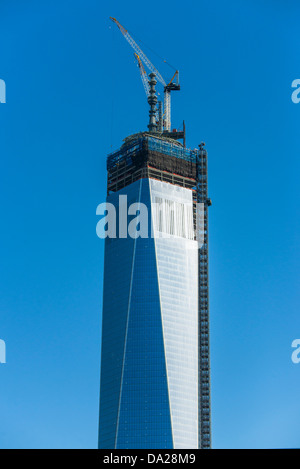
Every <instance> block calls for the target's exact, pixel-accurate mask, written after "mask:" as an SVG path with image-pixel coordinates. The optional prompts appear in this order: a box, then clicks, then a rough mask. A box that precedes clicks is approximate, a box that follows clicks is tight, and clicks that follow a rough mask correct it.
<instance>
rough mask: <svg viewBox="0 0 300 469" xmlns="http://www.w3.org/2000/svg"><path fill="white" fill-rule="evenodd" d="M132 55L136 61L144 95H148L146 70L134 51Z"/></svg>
mask: <svg viewBox="0 0 300 469" xmlns="http://www.w3.org/2000/svg"><path fill="white" fill-rule="evenodd" d="M134 56H135V58H136V60H137V61H138V65H139V69H140V74H141V78H142V82H143V85H144V89H145V92H146V95H147V97H148V96H149V94H150V88H149V83H148V76H147V72H146V70H145V68H144V65H143V62H142V61H141V59H140V56H139V55H138V54H137V53H136V52H135V53H134Z"/></svg>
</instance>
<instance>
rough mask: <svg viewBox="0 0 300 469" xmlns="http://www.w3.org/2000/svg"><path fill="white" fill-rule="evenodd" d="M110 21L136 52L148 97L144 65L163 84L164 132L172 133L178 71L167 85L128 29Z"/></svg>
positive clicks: (113, 19)
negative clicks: (172, 109) (173, 104)
mask: <svg viewBox="0 0 300 469" xmlns="http://www.w3.org/2000/svg"><path fill="white" fill-rule="evenodd" d="M110 19H111V20H112V21H113V22H114V23H115V24H116V25H117V26H118V28H119V30H120V31H121V33H122V34H123V36H124V37H125V39H126V40H127V42H128V43H129V44H130V46H131V47H132V48H133V50H134V51H135V57H136V58H137V60H138V63H139V68H140V73H141V77H142V81H143V85H144V88H145V91H146V94H147V96H148V94H149V84H148V80H146V79H145V78H146V77H145V75H146V71H145V69H144V67H143V63H144V64H145V66H146V67H147V68H148V69H149V70H150V72H152V73H155V76H156V79H157V81H159V82H160V83H161V85H162V86H163V87H164V130H165V132H170V131H171V91H178V90H180V85H179V82H178V77H179V73H178V70H177V71H176V72H175V74H174V76H173V78H172V80H171V81H170V82H169V83H168V84H167V83H166V81H165V80H164V78H163V77H162V75H161V74H160V73H159V71H158V70H157V68H156V67H155V66H154V65H153V64H152V62H151V61H150V60H149V59H148V57H147V56H146V54H145V53H144V52H143V51H142V49H141V48H140V47H139V46H138V45H137V43H136V42H135V40H134V39H133V38H132V37H131V36H130V34H129V32H128V31H127V29H125V28H124V27H123V26H122V25H121V24H120V23H119V21H118V20H117V19H116V18H113V17H110ZM175 77H176V83H174V82H173V80H174V78H175ZM145 81H147V85H145Z"/></svg>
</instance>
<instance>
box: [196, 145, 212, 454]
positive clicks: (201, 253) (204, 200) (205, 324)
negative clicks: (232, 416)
mask: <svg viewBox="0 0 300 469" xmlns="http://www.w3.org/2000/svg"><path fill="white" fill-rule="evenodd" d="M197 202H198V203H199V204H201V209H202V210H203V212H204V213H203V215H204V216H203V218H204V219H203V218H202V221H203V223H204V225H202V226H198V230H199V231H200V230H201V234H200V233H199V235H198V240H201V241H202V246H201V245H200V246H199V249H198V258H199V260H198V288H199V291H198V314H199V316H198V328H199V340H198V347H199V352H198V359H199V366H198V369H199V406H198V408H199V420H198V421H199V432H198V434H199V448H200V449H211V393H210V340H209V277H208V207H209V206H210V205H211V201H210V199H209V198H208V190H207V151H206V150H205V149H204V144H201V145H199V150H198V152H197Z"/></svg>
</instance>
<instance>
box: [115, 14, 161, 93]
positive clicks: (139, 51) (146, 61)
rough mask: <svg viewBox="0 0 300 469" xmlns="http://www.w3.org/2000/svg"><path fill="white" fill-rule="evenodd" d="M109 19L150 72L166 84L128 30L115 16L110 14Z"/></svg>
mask: <svg viewBox="0 0 300 469" xmlns="http://www.w3.org/2000/svg"><path fill="white" fill-rule="evenodd" d="M110 19H111V20H112V21H113V22H114V23H115V24H116V25H117V26H118V28H119V30H120V31H121V33H122V34H123V36H124V37H125V39H126V40H127V41H128V42H129V44H130V45H131V47H132V48H133V49H134V50H135V52H136V53H137V54H138V56H139V57H140V59H141V60H142V62H144V64H145V65H146V67H148V68H149V70H150V71H151V72H153V73H155V75H156V78H157V80H158V81H159V82H160V83H161V84H162V85H163V86H167V84H166V82H165V80H164V79H163V77H162V76H161V74H160V73H159V71H158V70H157V68H156V67H154V65H153V64H152V63H151V62H150V60H149V59H148V57H147V56H146V55H145V54H144V52H143V51H142V49H141V48H140V47H139V46H138V45H137V43H136V42H135V40H134V39H132V37H131V36H130V34H129V32H128V31H127V29H125V28H124V27H123V26H122V25H121V24H120V23H119V21H118V20H117V19H116V18H113V17H112V16H110Z"/></svg>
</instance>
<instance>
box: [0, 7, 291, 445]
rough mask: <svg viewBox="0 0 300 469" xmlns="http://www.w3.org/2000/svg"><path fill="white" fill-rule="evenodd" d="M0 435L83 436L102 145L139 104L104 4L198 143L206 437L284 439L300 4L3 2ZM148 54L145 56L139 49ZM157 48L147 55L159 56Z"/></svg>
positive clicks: (96, 343)
mask: <svg viewBox="0 0 300 469" xmlns="http://www.w3.org/2000/svg"><path fill="white" fill-rule="evenodd" d="M0 8H1V14H0V41H1V46H2V47H1V54H0V56H1V61H0V79H4V80H5V81H6V85H7V104H5V105H0V151H1V159H0V165H1V166H0V193H1V231H0V259H1V263H0V339H3V340H5V342H6V345H7V364H6V365H0V447H1V448H95V447H96V444H97V421H98V400H99V367H100V334H101V306H102V280H103V279H102V270H103V251H104V246H103V242H102V241H101V240H100V239H98V238H97V237H96V232H95V227H96V223H97V218H96V215H95V213H96V207H97V205H98V204H99V203H101V202H103V201H104V200H105V193H106V174H105V160H106V155H107V153H108V152H110V151H111V150H114V149H116V148H118V147H119V146H120V144H121V143H122V139H123V138H124V137H126V136H127V135H129V134H131V133H134V132H136V131H139V130H144V129H146V126H147V123H148V122H147V119H148V118H147V113H148V106H147V103H146V99H145V95H144V90H143V86H142V83H141V81H140V77H139V72H138V68H137V66H136V63H135V61H134V58H133V53H132V50H131V49H130V47H129V45H128V44H127V42H126V41H125V40H124V38H123V37H122V35H121V33H120V32H119V31H118V29H117V28H116V27H115V26H114V25H113V24H112V23H111V22H110V21H109V19H108V18H109V16H115V17H116V18H118V19H119V21H120V22H121V23H122V24H124V26H125V27H126V28H128V30H129V31H130V32H131V33H132V35H133V36H134V37H135V38H136V39H138V40H142V41H143V43H142V44H143V45H142V47H143V48H144V50H145V52H146V54H147V55H149V58H150V59H151V60H152V61H153V62H154V63H155V65H156V66H157V68H159V70H161V72H162V74H163V75H164V76H166V77H168V76H170V78H171V76H172V75H173V71H172V69H171V68H170V67H168V66H166V64H164V63H163V61H162V60H161V58H160V57H163V58H166V59H167V60H168V62H169V63H171V64H173V65H174V66H175V67H176V68H178V69H179V70H180V80H181V86H182V89H181V92H180V93H174V95H173V102H172V120H173V127H180V125H181V123H182V120H183V119H185V122H186V126H187V145H188V146H189V147H191V148H194V147H196V146H197V145H198V143H200V141H202V140H204V141H205V142H206V144H207V149H208V151H209V188H210V196H211V198H212V199H213V206H212V208H211V209H210V276H211V286H210V288H211V335H212V339H211V340H212V404H213V444H214V447H216V448H254V447H256V448H259V447H263V448H284V447H299V446H300V441H299V431H298V429H299V419H300V403H299V385H300V364H299V365H294V364H293V363H292V361H291V354H292V349H291V343H292V341H293V340H294V339H297V338H300V315H299V307H300V293H299V267H298V266H299V261H300V255H299V249H298V240H299V231H300V222H299V202H300V189H299V169H300V167H299V166H300V165H299V150H300V139H299V123H300V104H299V105H296V104H293V103H292V101H291V93H292V89H291V83H292V81H293V80H295V79H297V78H300V67H299V47H298V46H299V36H300V33H299V13H300V11H299V10H300V5H299V2H298V1H297V0H294V1H293V0H290V1H286V0H285V1H284V0H272V1H271V0H244V1H243V2H240V1H237V0H231V1H230V2H227V1H226V2H225V1H221V0H216V1H210V2H208V1H203V0H200V1H199V2H194V1H191V0H187V1H186V2H181V1H178V0H174V1H173V2H172V4H171V5H170V3H162V2H158V1H156V0H154V2H152V3H151V5H150V4H148V3H141V2H139V1H128V2H121V1H111V2H108V4H107V5H103V2H100V1H99V0H98V1H96V0H85V1H83V0H73V1H67V0H60V1H58V0H55V1H51V2H50V1H43V2H40V1H36V0H29V1H27V2H24V1H21V0H2V1H1V7H0ZM154 51H155V52H156V53H154ZM159 56H160V57H159Z"/></svg>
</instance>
